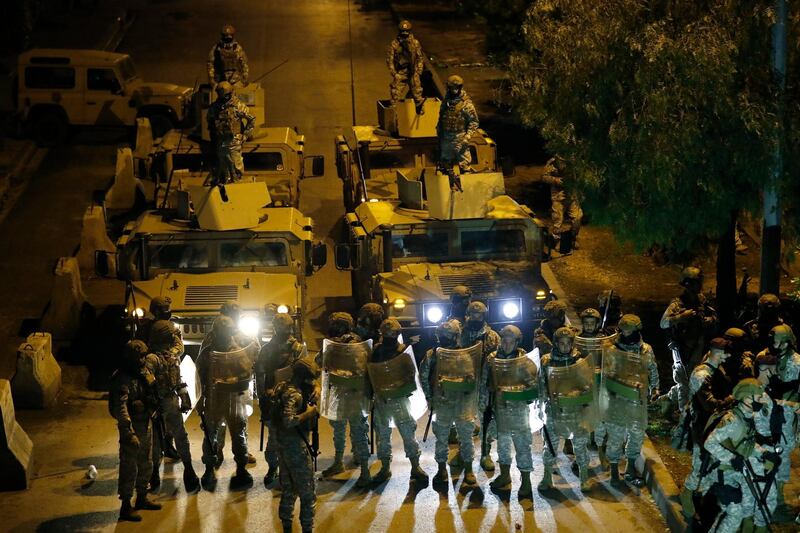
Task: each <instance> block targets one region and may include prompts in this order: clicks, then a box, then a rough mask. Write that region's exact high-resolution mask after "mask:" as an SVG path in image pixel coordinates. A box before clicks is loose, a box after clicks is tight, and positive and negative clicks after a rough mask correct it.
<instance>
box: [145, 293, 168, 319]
mask: <svg viewBox="0 0 800 533" xmlns="http://www.w3.org/2000/svg"><path fill="white" fill-rule="evenodd" d="M171 307H172V298H170V297H169V296H156V297H155V298H153V299H152V300H150V312H151V313H153V314H154V315H155V314H158V313H159V312H168V311H169V310H170V308H171Z"/></svg>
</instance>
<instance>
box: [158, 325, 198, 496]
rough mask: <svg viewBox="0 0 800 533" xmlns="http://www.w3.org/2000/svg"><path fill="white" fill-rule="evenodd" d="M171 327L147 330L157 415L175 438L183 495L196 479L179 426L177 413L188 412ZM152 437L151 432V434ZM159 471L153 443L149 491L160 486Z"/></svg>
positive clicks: (183, 431) (188, 402) (192, 488)
mask: <svg viewBox="0 0 800 533" xmlns="http://www.w3.org/2000/svg"><path fill="white" fill-rule="evenodd" d="M174 338H175V326H173V324H172V322H170V321H169V320H158V321H156V322H155V323H154V324H153V326H152V328H150V342H149V343H148V345H149V346H150V351H151V352H152V353H153V354H154V355H156V356H157V357H158V365H157V366H156V386H157V390H158V398H159V405H160V409H159V410H160V414H161V417H162V419H163V421H164V429H166V432H168V433H169V434H170V435H172V436H173V437H174V438H175V442H176V443H177V445H178V455H179V456H180V459H181V461H182V462H183V484H184V487H186V492H194V491H196V490H197V489H198V488H199V486H200V479H199V478H198V477H197V474H196V473H195V471H194V467H193V466H192V452H191V450H190V449H189V436H188V435H187V434H186V428H185V427H184V425H183V416H181V413H188V412H189V411H191V410H192V401H191V399H189V391H188V390H187V388H186V383H184V381H183V379H182V378H181V368H180V365H181V356H182V355H183V344H182V343H181V345H180V348H178V349H176V347H175V346H174V345H173V340H174ZM154 433H155V432H154ZM160 467H161V442H160V440H159V439H158V438H154V439H153V475H152V477H151V479H150V490H156V489H157V488H158V486H159V485H160V484H161V476H160V475H159V470H160Z"/></svg>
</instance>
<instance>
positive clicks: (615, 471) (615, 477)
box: [609, 463, 621, 485]
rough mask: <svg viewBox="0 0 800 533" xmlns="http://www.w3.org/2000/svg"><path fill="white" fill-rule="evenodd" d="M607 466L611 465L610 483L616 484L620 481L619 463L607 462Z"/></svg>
mask: <svg viewBox="0 0 800 533" xmlns="http://www.w3.org/2000/svg"><path fill="white" fill-rule="evenodd" d="M609 466H610V467H611V484H612V485H618V484H619V483H621V480H620V478H619V463H609Z"/></svg>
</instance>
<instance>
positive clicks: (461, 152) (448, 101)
mask: <svg viewBox="0 0 800 533" xmlns="http://www.w3.org/2000/svg"><path fill="white" fill-rule="evenodd" d="M436 130H437V132H438V133H439V160H440V161H441V163H442V164H443V165H444V166H445V167H447V168H452V166H453V165H458V166H459V167H460V168H461V170H462V171H464V170H467V169H468V168H469V163H470V160H471V155H470V151H469V141H470V139H471V138H472V135H473V134H474V133H475V132H476V131H477V130H478V112H477V111H476V110H475V106H474V105H473V103H472V99H470V97H469V95H468V94H467V92H466V91H465V90H464V89H461V91H460V93H459V94H458V96H453V95H451V94H450V92H449V91H448V93H447V95H446V96H445V99H444V101H443V102H442V105H441V107H440V108H439V122H438V124H437V126H436Z"/></svg>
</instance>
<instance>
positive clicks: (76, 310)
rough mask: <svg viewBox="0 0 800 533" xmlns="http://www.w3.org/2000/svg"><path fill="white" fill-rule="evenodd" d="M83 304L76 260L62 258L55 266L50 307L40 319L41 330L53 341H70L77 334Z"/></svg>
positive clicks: (84, 299) (83, 297) (84, 297)
mask: <svg viewBox="0 0 800 533" xmlns="http://www.w3.org/2000/svg"><path fill="white" fill-rule="evenodd" d="M85 302H86V295H85V294H84V293H83V286H82V285H81V274H80V267H79V265H78V259H77V258H76V257H62V258H61V259H59V260H58V264H57V265H56V269H55V281H54V283H53V292H52V295H51V297H50V306H49V307H48V308H47V311H46V312H45V315H44V317H43V318H42V326H41V329H42V330H44V331H49V332H50V333H51V335H52V336H53V338H54V339H55V340H66V341H69V340H72V339H73V338H74V337H75V335H76V334H77V332H78V326H79V325H80V318H81V308H82V307H83V304H84V303H85Z"/></svg>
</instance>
